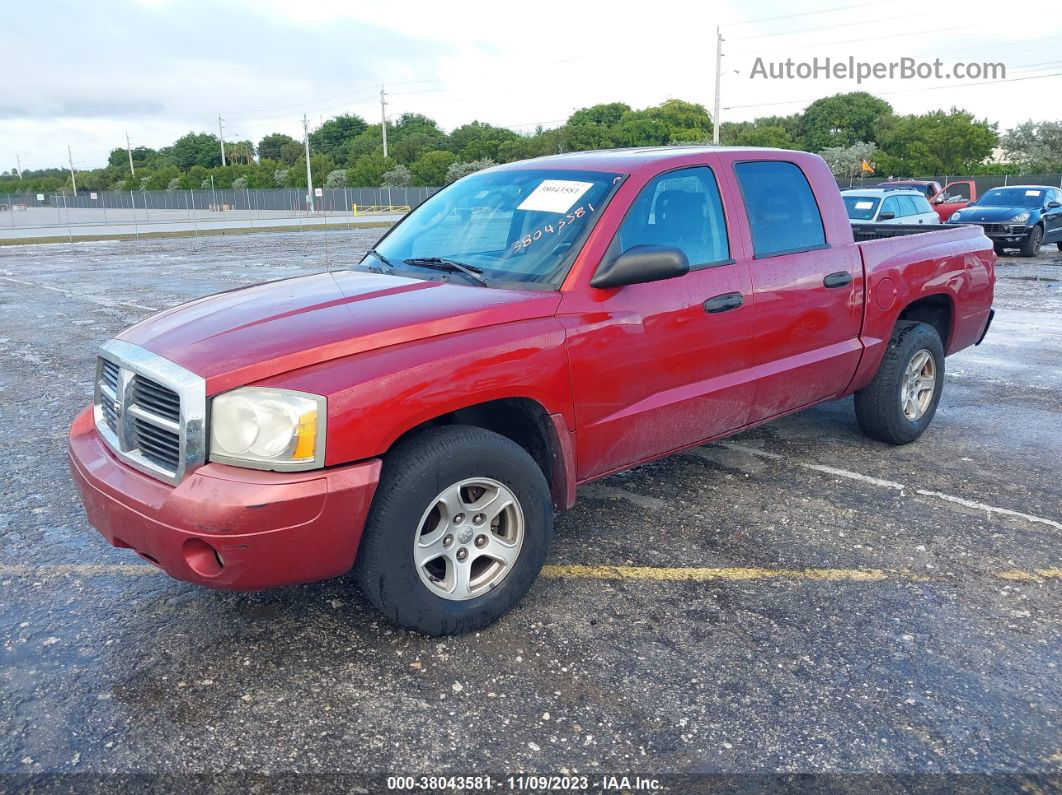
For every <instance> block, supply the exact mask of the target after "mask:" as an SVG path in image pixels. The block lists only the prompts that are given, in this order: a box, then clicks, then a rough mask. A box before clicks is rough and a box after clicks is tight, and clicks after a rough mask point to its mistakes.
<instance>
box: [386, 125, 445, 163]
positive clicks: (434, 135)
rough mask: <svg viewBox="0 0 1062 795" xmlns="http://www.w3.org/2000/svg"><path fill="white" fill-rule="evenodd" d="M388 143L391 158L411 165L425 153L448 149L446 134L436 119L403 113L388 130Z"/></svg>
mask: <svg viewBox="0 0 1062 795" xmlns="http://www.w3.org/2000/svg"><path fill="white" fill-rule="evenodd" d="M381 143H382V142H381ZM387 143H388V154H390V155H391V157H393V158H395V160H397V161H398V162H399V163H404V164H409V163H412V162H413V161H414V160H416V159H417V158H418V157H420V156H421V155H422V154H424V153H425V152H432V151H436V150H439V149H444V148H446V133H444V132H443V131H442V130H440V129H439V125H438V124H436V123H435V120H434V119H429V118H428V117H427V116H425V115H423V114H420V113H403V114H402V115H401V116H399V117H398V120H397V121H396V122H395V123H394V124H393V125H391V126H390V127H389V128H388V131H387Z"/></svg>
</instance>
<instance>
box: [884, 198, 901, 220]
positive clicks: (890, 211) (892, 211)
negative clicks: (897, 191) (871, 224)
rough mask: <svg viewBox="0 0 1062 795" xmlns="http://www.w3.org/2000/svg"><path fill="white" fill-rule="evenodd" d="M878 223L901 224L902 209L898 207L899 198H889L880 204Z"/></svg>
mask: <svg viewBox="0 0 1062 795" xmlns="http://www.w3.org/2000/svg"><path fill="white" fill-rule="evenodd" d="M878 221H880V222H881V223H883V224H900V223H903V207H902V206H901V205H900V197H899V196H889V197H887V198H886V199H885V201H883V202H882V203H881V212H880V213H878Z"/></svg>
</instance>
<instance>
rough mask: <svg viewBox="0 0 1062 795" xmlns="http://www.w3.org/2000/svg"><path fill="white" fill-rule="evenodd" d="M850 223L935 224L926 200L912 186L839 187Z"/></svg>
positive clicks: (932, 212)
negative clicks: (852, 188) (848, 188)
mask: <svg viewBox="0 0 1062 795" xmlns="http://www.w3.org/2000/svg"><path fill="white" fill-rule="evenodd" d="M841 196H843V197H844V206H845V209H846V210H848V220H849V221H851V222H852V223H853V224H939V223H940V218H938V217H937V214H936V213H935V212H934V211H933V207H932V206H931V205H930V204H929V201H928V200H927V199H926V197H925V196H923V195H922V194H921V193H919V192H918V191H916V190H882V189H881V188H865V189H860V190H845V191H841Z"/></svg>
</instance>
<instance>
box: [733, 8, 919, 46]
mask: <svg viewBox="0 0 1062 795" xmlns="http://www.w3.org/2000/svg"><path fill="white" fill-rule="evenodd" d="M914 16H925V15H924V14H917V15H914ZM911 17H912V15H911V14H903V15H900V16H895V17H882V18H881V19H864V20H862V21H860V22H842V23H840V24H838V25H816V26H815V27H813V28H800V29H799V30H783V31H778V32H776V33H757V34H756V35H754V36H739V37H738V38H736V39H730V41H748V40H749V39H766V38H771V37H774V36H795V35H796V34H798V33H812V32H815V31H820V30H834V29H836V28H854V27H857V26H859V25H873V24H874V23H876V22H893V21H895V20H897V19H910V18H911Z"/></svg>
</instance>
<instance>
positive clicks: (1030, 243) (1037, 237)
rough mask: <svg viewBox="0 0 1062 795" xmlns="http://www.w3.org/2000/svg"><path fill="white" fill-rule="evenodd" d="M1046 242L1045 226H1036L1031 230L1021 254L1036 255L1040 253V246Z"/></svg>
mask: <svg viewBox="0 0 1062 795" xmlns="http://www.w3.org/2000/svg"><path fill="white" fill-rule="evenodd" d="M1043 242H1044V228H1043V227H1042V226H1034V227H1033V228H1032V231H1031V232H1029V239H1028V240H1026V241H1025V242H1024V243H1023V244H1022V246H1021V255H1022V256H1023V257H1035V256H1036V255H1037V254H1039V253H1040V246H1042V245H1043Z"/></svg>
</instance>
